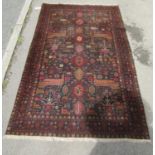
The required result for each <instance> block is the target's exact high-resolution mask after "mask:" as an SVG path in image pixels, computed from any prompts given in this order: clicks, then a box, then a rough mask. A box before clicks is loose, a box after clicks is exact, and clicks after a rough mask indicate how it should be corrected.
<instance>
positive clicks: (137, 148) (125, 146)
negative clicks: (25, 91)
mask: <svg viewBox="0 0 155 155" xmlns="http://www.w3.org/2000/svg"><path fill="white" fill-rule="evenodd" d="M43 2H44V3H45V2H46V3H57V4H58V3H61V4H62V3H64V4H65V3H66V4H71V1H67V0H55V1H52V0H44V1H43V0H33V3H32V10H31V12H30V15H29V19H28V20H27V23H26V24H25V26H24V29H23V31H22V36H23V42H22V44H21V45H20V46H18V48H16V51H15V54H14V57H13V61H12V65H11V69H10V71H9V74H8V75H9V83H8V86H7V88H6V89H5V90H4V93H3V135H4V133H5V130H6V127H7V123H8V120H9V117H10V114H11V111H12V108H13V105H14V100H15V97H16V93H17V89H18V86H19V82H20V79H21V75H22V71H23V68H24V64H25V60H26V57H27V54H28V50H29V46H30V43H31V41H32V37H33V34H34V30H35V26H36V23H37V19H38V15H39V12H40V10H38V9H36V7H40V6H41V4H42V3H43ZM72 4H81V5H84V4H90V5H119V7H120V10H121V13H122V17H123V21H124V23H125V25H126V28H127V35H128V38H129V42H130V46H131V49H132V52H133V57H134V60H135V65H136V70H137V76H138V82H139V86H140V91H141V95H142V98H143V102H144V106H145V112H146V117H147V122H148V126H149V131H150V135H151V138H152V74H153V73H152V0H136V1H135V0H130V1H127V0H126V1H120V0H104V1H103V0H81V1H80V0H74V3H72ZM33 154H37V155H79V154H80V155H111V154H113V155H151V154H152V143H142V142H141V143H131V142H115V143H114V142H105V143H101V142H98V143H97V142H77V141H73V142H58V141H57V142H49V141H46V140H41V141H40V140H19V139H18V140H17V139H7V138H6V137H5V136H4V137H3V155H33Z"/></svg>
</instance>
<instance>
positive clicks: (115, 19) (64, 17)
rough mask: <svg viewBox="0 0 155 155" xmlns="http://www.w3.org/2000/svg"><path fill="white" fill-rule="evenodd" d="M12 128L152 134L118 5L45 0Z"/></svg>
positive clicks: (27, 132) (16, 131) (53, 133)
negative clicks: (58, 3) (82, 4)
mask: <svg viewBox="0 0 155 155" xmlns="http://www.w3.org/2000/svg"><path fill="white" fill-rule="evenodd" d="M6 133H7V134H12V135H32V136H34V135H39V136H59V137H98V138H108V137H109V138H136V139H148V138H149V133H148V128H147V124H146V119H145V112H144V107H143V103H142V99H141V97H140V91H139V87H138V82H137V78H136V72H135V67H134V63H133V58H132V54H131V50H130V47H129V44H128V40H127V36H126V32H125V29H124V25H123V22H122V19H121V14H120V11H119V8H118V6H80V5H79V6H78V5H77V6H76V5H75V6H72V5H47V4H43V6H42V9H41V13H40V16H39V21H38V24H37V27H36V31H35V35H34V38H33V41H32V44H31V48H30V52H29V56H28V58H27V62H26V66H25V69H24V73H23V76H22V80H21V83H20V87H19V90H18V94H17V97H16V102H15V106H14V109H13V112H12V115H11V118H10V122H9V125H8V128H7V132H6Z"/></svg>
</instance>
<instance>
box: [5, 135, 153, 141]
mask: <svg viewBox="0 0 155 155" xmlns="http://www.w3.org/2000/svg"><path fill="white" fill-rule="evenodd" d="M3 138H4V139H20V140H23V139H27V140H45V141H65V142H73V141H74V142H77V141H83V142H132V143H141V142H142V143H151V140H150V139H132V138H85V137H83V138H78V137H47V136H21V135H19V136H16V135H5V136H4V137H3Z"/></svg>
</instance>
